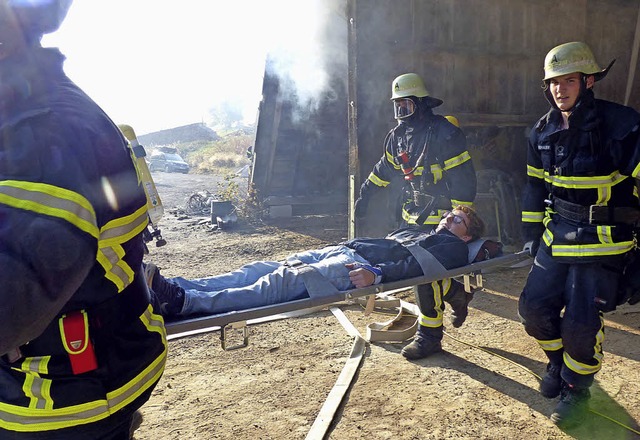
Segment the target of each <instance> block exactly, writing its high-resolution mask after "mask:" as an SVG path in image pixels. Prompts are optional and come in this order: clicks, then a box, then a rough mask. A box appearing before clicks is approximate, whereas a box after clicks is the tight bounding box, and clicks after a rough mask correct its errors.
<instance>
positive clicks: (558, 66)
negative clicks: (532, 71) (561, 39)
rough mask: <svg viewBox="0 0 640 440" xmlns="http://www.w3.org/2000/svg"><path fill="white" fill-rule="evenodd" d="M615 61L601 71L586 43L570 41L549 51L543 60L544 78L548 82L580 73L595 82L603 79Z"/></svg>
mask: <svg viewBox="0 0 640 440" xmlns="http://www.w3.org/2000/svg"><path fill="white" fill-rule="evenodd" d="M614 62H615V60H613V61H611V63H610V64H609V65H608V66H607V68H606V69H601V68H600V66H598V63H597V62H596V58H595V57H594V56H593V52H591V49H590V48H589V46H587V44H586V43H583V42H581V41H572V42H571V43H564V44H561V45H559V46H556V47H554V48H553V49H551V50H550V51H549V53H548V54H547V56H546V57H545V59H544V78H543V79H542V80H543V81H548V80H550V79H551V78H555V77H557V76H562V75H568V74H570V73H576V72H579V73H582V74H583V75H587V76H589V75H593V77H594V79H595V80H596V81H599V80H601V79H602V78H604V77H605V76H606V75H607V73H608V72H609V69H610V68H611V66H612V65H613V63H614Z"/></svg>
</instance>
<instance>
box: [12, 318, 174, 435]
mask: <svg viewBox="0 0 640 440" xmlns="http://www.w3.org/2000/svg"><path fill="white" fill-rule="evenodd" d="M139 319H140V321H141V322H142V323H143V324H144V325H145V327H146V328H147V330H149V331H150V332H154V333H158V334H159V335H160V336H161V339H162V343H163V345H164V349H163V351H162V353H160V355H159V356H158V357H157V358H156V359H154V360H153V362H151V363H150V364H149V365H148V366H147V368H145V369H144V370H143V371H142V372H140V374H138V375H137V376H136V377H134V378H133V379H132V380H130V381H129V382H127V383H126V384H125V385H123V386H122V387H120V388H118V389H116V390H113V391H111V392H109V393H107V395H106V399H100V400H95V401H93V402H87V403H83V404H80V405H73V406H69V407H65V408H56V409H53V408H45V409H39V408H38V409H32V408H24V407H20V406H16V405H8V404H5V403H0V427H1V428H3V429H8V430H11V431H17V432H38V431H48V430H54V429H62V428H69V427H72V426H77V425H82V424H86V423H92V422H96V421H98V420H102V419H105V418H107V417H109V416H110V415H111V414H113V413H114V412H116V411H118V410H121V409H122V408H124V407H125V406H127V405H128V404H130V403H131V402H133V401H134V400H135V399H137V398H138V397H140V395H141V394H142V393H144V392H146V391H147V390H148V389H149V388H150V387H151V386H153V384H154V383H156V382H157V381H158V380H159V379H160V376H161V375H162V372H163V371H164V366H165V362H166V359H167V340H166V330H165V328H164V321H163V319H162V317H161V316H160V315H157V314H155V313H153V309H152V307H151V305H149V306H148V307H147V309H146V310H145V312H144V313H143V314H142V315H141V316H140V318H139Z"/></svg>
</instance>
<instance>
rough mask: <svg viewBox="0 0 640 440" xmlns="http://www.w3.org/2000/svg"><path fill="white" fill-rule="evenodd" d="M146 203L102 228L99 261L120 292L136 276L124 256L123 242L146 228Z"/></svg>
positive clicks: (107, 276) (99, 242)
mask: <svg viewBox="0 0 640 440" xmlns="http://www.w3.org/2000/svg"><path fill="white" fill-rule="evenodd" d="M148 219H149V217H148V215H147V207H146V205H145V206H143V207H141V208H139V209H138V210H137V211H136V212H134V213H133V214H130V215H128V216H125V217H122V218H117V219H115V220H111V221H110V222H109V223H107V224H106V225H104V226H103V227H102V229H101V230H100V238H99V241H98V247H99V251H98V258H97V259H98V262H99V263H100V265H101V266H102V267H103V268H104V270H105V276H106V278H107V279H108V280H110V281H111V282H113V283H114V284H115V285H116V286H117V288H118V292H121V291H122V290H124V288H126V287H127V286H128V285H129V284H131V282H132V281H133V278H134V273H133V270H132V269H131V268H130V267H129V265H127V264H126V263H125V262H124V260H122V258H123V257H124V249H123V248H122V243H125V242H127V241H129V240H131V239H132V238H133V237H135V236H136V235H138V234H139V233H140V232H142V231H143V230H144V228H145V227H146V226H147V223H148Z"/></svg>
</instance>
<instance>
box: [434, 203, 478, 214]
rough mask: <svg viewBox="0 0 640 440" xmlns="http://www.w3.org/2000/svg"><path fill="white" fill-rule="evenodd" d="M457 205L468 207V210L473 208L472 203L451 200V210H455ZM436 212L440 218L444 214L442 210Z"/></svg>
mask: <svg viewBox="0 0 640 440" xmlns="http://www.w3.org/2000/svg"><path fill="white" fill-rule="evenodd" d="M458 205H464V206H469V207H470V208H473V202H468V201H466V200H457V199H451V208H455V207H456V206H458ZM438 212H440V215H441V216H442V214H443V213H444V211H443V210H440V211H438Z"/></svg>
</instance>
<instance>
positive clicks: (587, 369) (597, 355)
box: [563, 312, 604, 375]
mask: <svg viewBox="0 0 640 440" xmlns="http://www.w3.org/2000/svg"><path fill="white" fill-rule="evenodd" d="M603 342H604V318H603V314H602V312H600V330H598V332H597V333H596V343H595V345H594V347H593V350H594V354H593V359H594V360H595V361H596V365H589V364H584V363H582V362H578V361H576V360H575V359H573V358H572V357H571V356H569V354H567V352H566V351H565V352H564V355H563V359H564V363H565V364H566V365H567V367H569V369H571V370H572V371H574V372H576V373H578V374H583V375H590V374H595V373H597V372H598V371H600V368H601V367H602V359H603V358H604V355H603V353H602V343H603Z"/></svg>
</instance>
